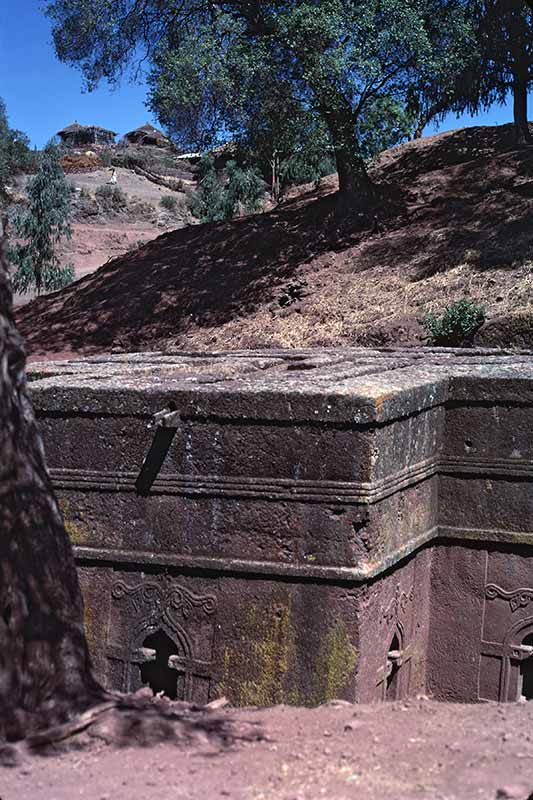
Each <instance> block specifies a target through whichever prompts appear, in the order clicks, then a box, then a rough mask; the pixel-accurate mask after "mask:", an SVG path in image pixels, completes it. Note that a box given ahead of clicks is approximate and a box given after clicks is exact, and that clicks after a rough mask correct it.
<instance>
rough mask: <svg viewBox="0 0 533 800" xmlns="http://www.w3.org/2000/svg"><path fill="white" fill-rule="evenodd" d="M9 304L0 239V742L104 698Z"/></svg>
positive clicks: (69, 549) (44, 725)
mask: <svg viewBox="0 0 533 800" xmlns="http://www.w3.org/2000/svg"><path fill="white" fill-rule="evenodd" d="M11 300H12V297H11V290H10V287H9V282H8V276H7V269H6V263H5V259H4V257H3V253H2V248H1V242H0V741H2V740H3V741H5V740H8V741H12V740H16V739H21V738H24V737H25V736H27V735H29V734H31V733H34V732H35V731H36V730H39V729H42V728H46V727H48V726H50V725H55V724H58V723H61V722H65V721H67V720H68V719H69V718H71V717H72V716H74V715H76V714H77V713H79V712H81V711H83V710H85V709H87V708H88V707H89V706H90V705H92V704H93V703H96V702H99V701H100V700H102V698H103V695H104V692H103V690H102V689H101V688H100V687H99V686H98V684H97V683H96V682H95V680H94V679H93V677H92V673H91V667H90V662H89V655H88V651H87V645H86V641H85V636H84V632H83V607H82V599H81V594H80V589H79V585H78V579H77V574H76V568H75V566H74V560H73V556H72V550H71V546H70V542H69V539H68V536H67V534H66V532H65V529H64V526H63V522H62V519H61V515H60V513H59V509H58V506H57V503H56V500H55V498H54V495H53V492H52V487H51V484H50V480H49V478H48V475H47V472H46V466H45V461H44V455H43V448H42V443H41V439H40V436H39V433H38V430H37V426H36V422H35V417H34V413H33V409H32V407H31V404H30V401H29V399H28V395H27V392H26V386H25V354H24V349H23V344H22V341H21V338H20V336H19V334H18V332H17V330H16V328H15V325H14V323H13V317H12V313H11Z"/></svg>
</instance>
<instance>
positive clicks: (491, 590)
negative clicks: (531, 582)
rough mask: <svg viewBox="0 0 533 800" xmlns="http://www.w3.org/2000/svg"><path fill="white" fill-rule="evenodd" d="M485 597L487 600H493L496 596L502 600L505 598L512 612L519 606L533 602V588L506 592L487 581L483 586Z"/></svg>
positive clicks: (523, 606)
mask: <svg viewBox="0 0 533 800" xmlns="http://www.w3.org/2000/svg"><path fill="white" fill-rule="evenodd" d="M485 597H486V598H487V599H488V600H495V599H496V598H497V597H501V599H502V600H506V601H507V602H508V603H509V605H510V606H511V612H512V613H514V612H515V611H518V609H519V608H525V607H526V606H528V605H529V604H530V603H531V602H533V589H528V588H522V589H514V590H513V591H511V592H507V591H506V590H505V589H502V588H501V586H497V585H496V584H495V583H488V584H487V585H486V586H485Z"/></svg>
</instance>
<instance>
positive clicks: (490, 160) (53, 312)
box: [17, 126, 533, 354]
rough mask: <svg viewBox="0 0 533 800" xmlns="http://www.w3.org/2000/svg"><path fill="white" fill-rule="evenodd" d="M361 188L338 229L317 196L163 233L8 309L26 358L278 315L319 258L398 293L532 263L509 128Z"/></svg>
mask: <svg viewBox="0 0 533 800" xmlns="http://www.w3.org/2000/svg"><path fill="white" fill-rule="evenodd" d="M374 178H375V180H376V182H377V183H378V184H379V185H380V187H381V197H382V198H383V199H382V202H381V204H379V203H378V204H377V206H376V207H375V208H373V209H372V210H366V211H364V210H354V211H353V212H351V213H349V214H347V215H345V216H344V217H340V215H339V214H338V213H336V212H337V211H338V206H337V204H336V198H335V195H334V194H332V193H331V188H332V184H330V185H329V188H328V191H330V194H323V192H320V193H315V192H311V193H309V192H308V193H306V194H301V195H300V196H299V197H296V198H294V199H292V200H291V201H289V202H288V203H287V204H286V205H284V206H283V207H281V208H279V209H276V210H275V211H272V212H270V213H267V214H262V215H257V216H252V217H247V218H244V219H239V220H234V221H231V222H227V223H216V224H209V225H201V226H194V227H190V228H185V229H182V230H179V231H174V232H171V233H167V234H165V235H163V236H161V237H159V238H158V239H156V240H154V241H152V242H150V243H149V244H147V245H146V246H144V247H143V248H141V249H140V250H138V251H136V252H134V253H130V254H127V255H125V256H123V257H121V258H118V259H115V260H114V261H111V262H109V263H108V264H106V265H105V266H103V267H101V268H100V269H99V270H98V271H97V272H95V273H93V274H91V275H89V276H87V277H85V278H83V279H82V280H80V281H78V282H77V283H75V284H72V285H71V286H69V287H67V288H66V289H64V290H62V291H59V292H56V293H54V294H52V295H48V296H46V297H43V298H40V299H38V300H36V301H34V302H32V303H30V304H28V305H27V306H25V307H23V308H21V309H19V310H18V312H17V321H18V324H19V327H20V329H21V332H22V333H23V335H24V336H25V337H26V342H27V345H28V349H29V350H30V352H32V353H34V354H40V353H50V352H56V353H57V352H61V351H69V352H72V351H78V352H86V353H90V352H98V351H102V350H106V349H110V348H111V347H118V348H120V349H124V350H129V351H131V350H135V349H143V348H146V347H150V346H152V347H154V345H157V344H158V343H159V342H161V341H162V340H166V341H169V342H173V341H174V342H175V343H176V346H179V345H180V342H182V341H183V338H184V336H185V335H186V334H187V333H188V332H190V331H192V330H193V329H195V328H198V327H200V328H216V327H217V326H221V325H224V324H225V323H227V322H229V321H231V320H235V319H239V318H244V317H246V316H247V315H250V314H251V313H253V312H254V311H255V310H256V309H258V308H260V307H263V308H265V307H277V306H278V305H279V301H280V298H281V295H282V294H283V291H284V288H283V287H286V286H287V285H288V284H289V283H290V282H291V281H295V280H302V279H304V280H305V270H306V268H308V267H310V268H312V269H313V268H315V265H314V264H313V262H314V261H315V260H316V259H317V258H318V257H320V256H321V255H323V254H326V253H331V252H335V253H337V254H339V255H338V258H337V259H336V265H335V269H337V270H341V271H342V272H353V273H361V272H364V271H366V270H369V269H372V268H374V267H376V266H380V267H383V266H387V265H390V266H391V267H395V268H397V267H400V268H401V270H402V271H403V273H404V274H405V276H406V277H407V279H408V280H410V281H418V280H422V279H425V278H428V277H430V276H432V275H434V274H436V273H438V272H444V271H446V270H448V269H451V268H454V267H456V266H459V265H462V264H468V265H470V266H471V267H472V268H473V269H475V270H488V269H492V268H512V267H515V266H517V265H521V264H523V263H524V261H525V260H527V259H528V258H531V254H532V252H533V226H532V225H531V222H530V221H531V213H532V210H533V148H521V149H520V148H516V146H515V145H514V141H513V137H512V128H511V126H501V127H499V128H471V129H466V130H462V131H457V132H452V133H449V134H443V135H442V136H437V137H431V138H429V139H428V140H427V141H425V140H420V141H418V142H413V143H409V144H407V145H402V146H401V147H400V148H397V149H396V150H391V151H388V152H387V153H385V154H384V156H383V157H382V159H381V161H380V162H379V164H378V165H377V166H376V168H375V169H374ZM376 223H378V224H376ZM331 279H332V280H334V279H335V273H334V272H333V268H332V278H331ZM215 341H216V339H215V337H213V342H215Z"/></svg>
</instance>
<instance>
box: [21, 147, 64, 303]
mask: <svg viewBox="0 0 533 800" xmlns="http://www.w3.org/2000/svg"><path fill="white" fill-rule="evenodd" d="M27 195H28V203H27V206H26V207H25V208H23V209H21V210H19V212H18V213H17V214H16V215H15V216H14V219H13V228H14V231H15V234H16V237H17V241H16V243H15V244H14V246H13V247H11V248H10V250H9V253H8V254H9V258H10V260H11V261H12V263H13V264H14V265H15V267H16V271H15V272H14V273H13V276H12V282H13V287H14V288H15V289H16V290H17V291H18V292H28V291H30V290H31V289H33V288H35V289H36V291H37V294H40V293H41V291H42V290H43V289H44V290H48V291H49V290H54V289H60V288H61V287H62V286H65V285H66V284H67V283H69V282H70V281H71V280H73V278H74V270H73V268H72V266H70V265H62V264H61V263H60V261H59V258H58V255H57V246H58V244H59V243H60V241H61V240H62V239H63V238H67V239H69V238H70V237H71V235H72V231H71V227H70V224H69V216H70V198H71V188H70V186H69V185H68V183H67V181H66V179H65V176H64V174H63V170H62V168H61V163H60V156H59V148H58V147H57V145H55V144H54V143H53V142H49V143H48V144H47V145H46V147H45V148H44V150H43V153H42V156H41V163H40V166H39V170H38V171H37V174H36V175H34V176H33V178H32V179H31V180H30V181H29V182H28V186H27Z"/></svg>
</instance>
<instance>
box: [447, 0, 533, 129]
mask: <svg viewBox="0 0 533 800" xmlns="http://www.w3.org/2000/svg"><path fill="white" fill-rule="evenodd" d="M472 18H473V23H474V32H475V38H476V42H477V57H476V58H475V59H472V60H471V61H470V62H469V64H468V68H467V69H466V71H465V72H464V73H463V74H462V76H461V81H460V84H459V85H458V87H457V92H456V100H455V102H454V108H455V110H458V111H464V110H467V111H469V112H471V113H476V112H477V111H479V110H480V109H482V108H483V109H486V108H489V106H491V105H492V104H493V103H495V102H496V103H504V102H505V100H506V99H507V96H508V94H509V93H510V94H511V95H512V98H513V117H514V123H515V128H516V137H517V140H518V142H531V141H532V138H531V134H530V132H529V127H528V120H527V97H528V91H529V88H530V87H531V86H532V85H533V3H529V4H526V3H524V0H476V2H474V3H473V4H472Z"/></svg>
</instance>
